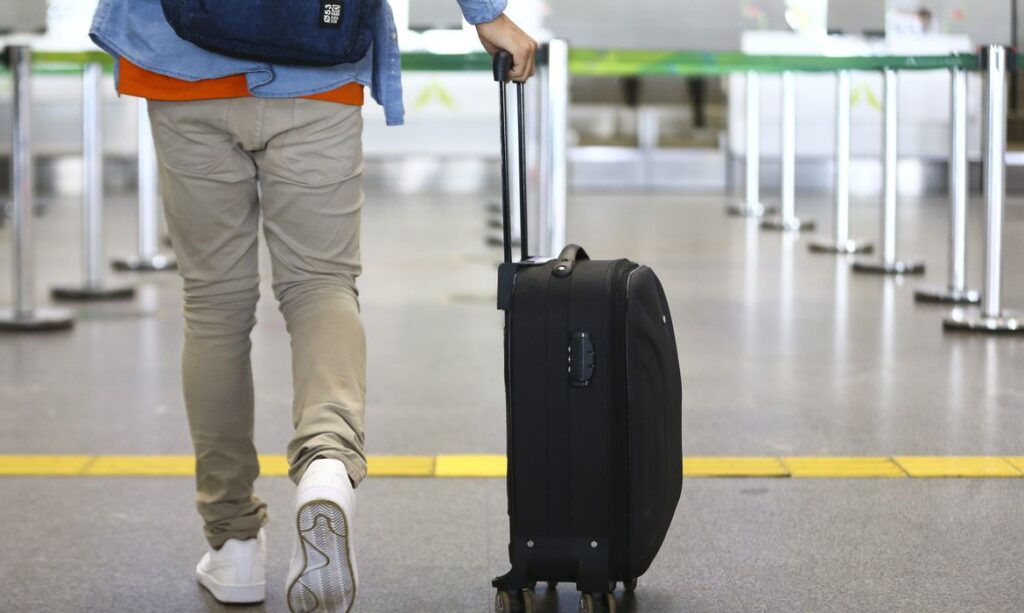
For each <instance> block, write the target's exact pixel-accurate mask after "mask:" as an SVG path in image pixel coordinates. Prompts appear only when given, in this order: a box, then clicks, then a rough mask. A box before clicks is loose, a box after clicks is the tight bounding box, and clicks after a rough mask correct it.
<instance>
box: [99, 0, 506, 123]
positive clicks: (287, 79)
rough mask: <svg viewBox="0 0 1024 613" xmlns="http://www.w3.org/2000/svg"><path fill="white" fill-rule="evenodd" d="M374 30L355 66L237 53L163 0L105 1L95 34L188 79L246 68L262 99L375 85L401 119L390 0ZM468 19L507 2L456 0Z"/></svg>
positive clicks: (113, 50) (102, 42) (144, 63)
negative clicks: (201, 42) (173, 18)
mask: <svg viewBox="0 0 1024 613" xmlns="http://www.w3.org/2000/svg"><path fill="white" fill-rule="evenodd" d="M381 1H382V2H384V6H383V10H382V11H381V19H379V20H378V22H377V29H376V31H375V32H374V34H373V45H372V47H371V49H370V53H368V54H367V55H366V57H364V58H363V59H362V60H360V61H359V62H356V63H354V64H343V65H340V66H330V67H309V66H283V65H278V64H268V63H265V62H259V61H250V60H243V59H237V58H231V57H227V56H224V55H220V54H217V53H213V52H210V51H206V50H205V49H201V48H200V47H197V46H195V45H193V44H192V43H189V42H187V41H184V40H182V39H181V38H179V37H178V35H177V34H175V33H174V30H173V29H171V26H170V24H168V23H167V20H166V19H165V18H164V14H163V9H162V8H161V6H160V0H100V3H99V7H98V8H97V9H96V14H95V16H94V17H93V22H92V28H91V29H90V31H89V35H90V36H91V37H92V39H93V41H94V42H95V43H96V44H97V45H99V47H100V48H101V49H103V50H104V51H106V52H107V53H110V54H111V55H113V56H114V57H115V58H120V57H124V58H125V59H127V60H128V61H129V62H131V63H133V64H135V65H136V66H140V67H142V68H144V69H146V70H149V71H151V72H155V73H158V74H163V75H166V76H169V77H174V78H177V79H183V80H185V81H199V80H203V79H216V78H220V77H227V76H231V75H237V74H244V75H245V76H246V79H247V80H248V83H249V91H250V92H252V94H253V95H254V96H259V97H262V98H298V97H302V96H309V95H312V94H319V93H322V92H326V91H330V90H332V89H336V88H338V87H341V86H342V85H345V84H346V83H352V82H356V83H361V84H362V85H365V86H368V87H369V88H370V92H371V95H372V96H373V99H374V100H376V101H377V102H378V103H380V105H381V106H383V107H384V116H385V118H386V120H387V123H388V125H391V126H394V125H401V123H402V120H403V117H404V115H405V107H404V105H403V104H402V76H401V68H402V66H401V55H400V54H399V50H398V31H397V30H396V28H395V20H394V16H393V15H392V13H391V6H390V5H389V4H388V3H387V0H381ZM457 1H458V3H459V6H460V7H461V8H462V14H463V15H464V16H465V17H466V21H468V22H469V23H471V24H473V25H476V24H480V23H486V22H489V21H493V20H494V19H496V18H497V17H498V16H499V15H500V14H501V13H502V11H504V10H505V5H506V3H507V0H457Z"/></svg>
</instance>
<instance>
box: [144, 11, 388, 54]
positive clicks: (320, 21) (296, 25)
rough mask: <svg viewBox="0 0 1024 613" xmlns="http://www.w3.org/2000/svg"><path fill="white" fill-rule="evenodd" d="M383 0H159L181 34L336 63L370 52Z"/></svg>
mask: <svg viewBox="0 0 1024 613" xmlns="http://www.w3.org/2000/svg"><path fill="white" fill-rule="evenodd" d="M383 2H384V0H160V3H161V5H162V6H163V9H164V15H165V16H166V17H167V21H168V23H170V24H171V27H172V28H174V31H175V32H176V33H177V34H178V36H180V37H181V38H183V39H185V40H187V41H189V42H191V43H193V44H196V45H198V46H200V47H202V48H204V49H207V50H209V51H213V52H216V53H220V54H223V55H228V56H232V57H239V58H243V59H250V60H258V61H263V62H270V63H274V64H292V65H304V66H335V65H338V64H351V63H354V62H358V61H359V60H361V59H363V57H365V56H366V53H367V52H368V51H369V49H370V44H371V43H372V41H373V31H374V27H375V26H376V24H377V19H378V18H379V16H380V12H381V7H382V5H383Z"/></svg>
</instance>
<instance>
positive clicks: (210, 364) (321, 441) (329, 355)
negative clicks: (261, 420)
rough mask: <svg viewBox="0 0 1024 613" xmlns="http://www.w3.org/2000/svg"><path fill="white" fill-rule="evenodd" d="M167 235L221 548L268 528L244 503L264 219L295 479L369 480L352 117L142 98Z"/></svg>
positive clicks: (192, 417)
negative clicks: (324, 475) (331, 462)
mask: <svg viewBox="0 0 1024 613" xmlns="http://www.w3.org/2000/svg"><path fill="white" fill-rule="evenodd" d="M149 108H150V117H151V119H152V123H153V135H154V138H155V140H156V146H157V153H158V157H159V160H160V180H161V186H162V190H163V198H164V206H165V212H166V216H167V225H168V229H169V230H170V235H171V241H172V242H173V244H174V250H175V253H176V255H177V258H178V267H179V270H180V273H181V276H182V278H183V279H184V292H185V346H184V353H183V357H182V379H183V384H184V392H185V406H186V409H187V412H188V422H189V428H190V430H191V433H192V442H193V445H194V447H195V454H196V490H197V497H196V499H197V507H198V509H199V513H200V515H202V517H203V520H204V521H205V524H206V537H207V539H208V540H209V542H210V544H211V545H212V546H214V547H219V546H220V545H222V544H223V543H224V541H226V540H227V539H229V538H238V539H247V538H252V537H253V536H255V535H256V533H257V532H258V531H259V528H260V526H262V525H263V524H265V523H266V521H267V512H266V505H265V504H264V503H263V501H262V500H260V499H259V498H258V497H256V496H254V495H253V482H254V481H255V480H256V477H257V475H258V474H259V464H258V462H257V457H256V449H255V447H254V445H253V440H252V439H253V381H252V369H251V366H250V361H249V351H250V348H251V342H250V339H249V333H250V331H251V330H252V327H253V325H255V323H256V315H255V312H256V302H257V299H258V298H259V280H260V279H259V270H258V263H257V240H258V239H257V234H258V229H259V224H260V220H261V216H262V222H263V229H264V235H265V236H266V241H267V246H268V248H269V250H270V254H271V257H272V261H273V265H272V273H273V288H274V295H275V296H276V297H277V299H278V301H279V303H280V309H281V313H282V314H283V315H284V318H285V322H286V324H287V329H288V333H289V334H290V335H291V347H292V377H293V380H294V393H295V400H294V404H293V407H292V418H293V423H294V426H295V435H294V437H293V438H292V441H291V443H290V444H289V446H288V461H289V464H290V476H291V478H292V479H293V480H295V481H298V479H299V478H300V477H301V476H302V474H303V472H304V471H305V469H306V467H307V466H308V465H309V463H310V462H312V461H313V460H314V459H317V458H334V459H338V460H341V461H342V462H344V463H345V465H346V466H347V467H348V471H349V475H350V477H351V479H352V481H353V482H354V483H356V484H358V483H359V482H360V481H361V480H362V479H363V477H364V476H365V475H366V457H365V455H364V453H363V403H364V399H365V395H366V341H365V337H364V334H363V326H362V322H361V320H360V317H359V302H358V294H357V290H356V278H357V277H358V276H359V274H360V272H361V267H360V253H359V222H360V210H361V208H362V205H363V191H362V183H361V181H362V116H361V109H360V108H359V107H354V106H343V105H339V104H334V103H330V102H319V101H312V100H296V99H287V100H267V99H257V98H241V99H235V100H212V101H198V102H151V103H150V106H149Z"/></svg>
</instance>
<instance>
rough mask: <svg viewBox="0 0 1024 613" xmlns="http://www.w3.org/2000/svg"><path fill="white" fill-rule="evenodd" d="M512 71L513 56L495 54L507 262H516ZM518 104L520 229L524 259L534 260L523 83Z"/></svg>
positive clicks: (517, 91)
mask: <svg viewBox="0 0 1024 613" xmlns="http://www.w3.org/2000/svg"><path fill="white" fill-rule="evenodd" d="M511 72H512V54H511V53H509V52H508V51H504V50H501V51H498V52H497V53H495V54H494V80H495V81H497V82H498V88H499V90H500V92H501V227H502V239H503V244H504V246H505V263H506V264H510V263H512V227H511V226H512V194H511V188H510V186H509V183H510V181H509V171H508V155H509V152H508V100H507V98H508V95H507V93H506V84H507V83H508V80H509V74H510V73H511ZM516 104H517V106H518V113H517V123H518V129H519V227H520V233H521V234H522V238H521V239H520V244H521V246H522V253H521V259H523V260H527V259H529V258H530V247H529V244H528V242H527V238H526V237H527V234H528V232H527V225H526V224H527V215H526V187H527V186H526V104H525V97H524V95H523V84H522V83H518V82H517V83H516Z"/></svg>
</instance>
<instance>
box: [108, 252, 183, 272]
mask: <svg viewBox="0 0 1024 613" xmlns="http://www.w3.org/2000/svg"><path fill="white" fill-rule="evenodd" d="M113 266H114V270H119V271H121V272H162V271H165V270H176V269H177V268H178V263H177V262H175V261H174V258H173V257H170V256H167V255H154V256H150V257H145V258H144V257H139V256H131V257H127V258H121V259H119V260H114V261H113Z"/></svg>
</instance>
